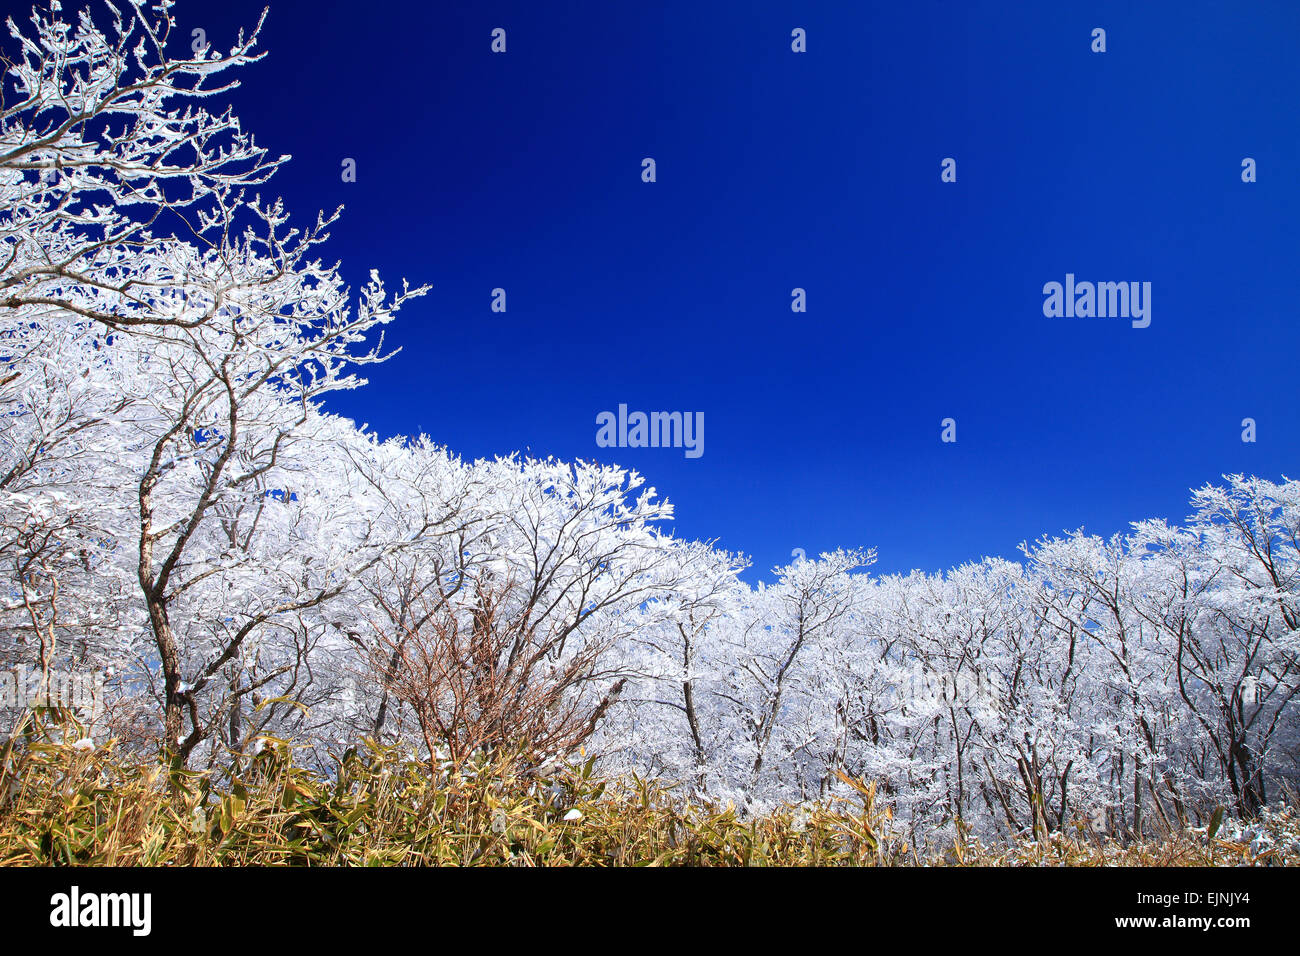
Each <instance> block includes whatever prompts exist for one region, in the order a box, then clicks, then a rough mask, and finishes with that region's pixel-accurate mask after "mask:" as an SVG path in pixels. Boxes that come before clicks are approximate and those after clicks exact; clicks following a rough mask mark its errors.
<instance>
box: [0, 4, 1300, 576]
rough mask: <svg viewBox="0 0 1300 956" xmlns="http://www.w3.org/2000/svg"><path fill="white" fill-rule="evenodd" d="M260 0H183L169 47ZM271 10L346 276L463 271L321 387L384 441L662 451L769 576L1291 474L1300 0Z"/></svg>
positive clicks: (594, 454) (274, 52)
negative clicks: (658, 435) (1054, 303)
mask: <svg viewBox="0 0 1300 956" xmlns="http://www.w3.org/2000/svg"><path fill="white" fill-rule="evenodd" d="M68 5H69V6H71V5H72V4H68ZM262 5H263V4H262V3H259V2H254V0H220V2H219V3H214V2H199V0H180V2H179V3H177V5H176V8H175V15H176V16H177V18H178V21H179V25H180V27H181V36H180V37H178V38H177V43H178V48H179V44H181V43H187V42H188V37H189V32H190V30H191V29H193V28H203V29H205V30H206V31H207V33H208V36H209V38H210V39H211V40H213V41H214V42H216V43H217V44H218V45H221V46H223V47H225V46H228V45H229V42H230V40H231V39H232V38H233V35H234V29H235V27H236V26H237V25H239V24H246V25H251V24H252V23H253V22H255V20H256V15H257V12H258V11H259V10H260V9H261V7H262ZM22 6H24V4H15V3H12V2H10V0H6V7H7V9H14V8H18V7H22ZM270 6H271V13H270V17H269V20H268V24H267V28H266V31H265V48H267V49H269V51H270V56H269V57H268V58H267V59H266V60H265V61H263V62H262V63H260V64H258V65H256V66H253V67H250V68H248V69H246V70H245V71H243V73H242V76H243V84H244V85H243V88H242V89H241V90H240V91H238V92H237V93H236V94H235V95H234V97H233V102H234V104H235V106H236V110H237V112H238V113H239V114H240V115H241V117H242V118H243V120H244V122H245V124H246V126H247V127H248V128H250V129H252V130H253V131H255V133H256V135H257V137H258V140H259V141H260V142H261V143H263V144H264V145H266V146H267V147H268V148H269V149H270V150H271V151H272V152H273V153H279V152H287V153H292V154H293V160H292V162H291V163H290V164H289V165H288V166H287V168H286V169H285V170H284V171H283V172H282V173H281V175H280V176H279V177H277V180H276V181H275V189H274V190H273V191H274V192H276V193H277V194H281V195H283V196H284V197H285V199H286V200H287V201H288V202H289V205H290V208H291V209H293V210H294V211H295V212H296V213H297V214H298V215H299V216H302V217H304V218H305V217H307V216H311V215H314V213H315V210H317V209H318V208H325V209H327V210H328V209H333V208H334V207H335V206H336V205H337V204H339V203H343V204H345V205H346V210H345V213H344V220H343V223H342V224H341V225H340V226H339V227H338V228H337V229H336V230H335V231H334V236H335V239H334V241H333V242H332V243H331V245H330V247H329V250H330V257H331V258H334V257H337V258H339V259H341V260H342V261H343V263H344V269H345V274H346V275H348V276H349V277H351V278H352V279H353V280H354V282H355V283H356V284H358V285H359V284H361V283H362V282H363V281H364V279H365V276H366V273H367V271H368V270H369V269H371V268H378V269H379V270H380V271H381V272H382V273H383V274H384V276H385V278H386V279H387V280H388V281H389V282H390V284H396V283H397V282H398V281H399V280H400V278H401V277H402V276H406V277H408V278H410V279H411V280H412V281H413V282H429V283H432V285H433V289H432V292H431V293H430V294H429V295H428V296H427V297H426V298H424V299H422V300H419V301H417V302H416V303H414V304H413V305H412V306H410V307H409V308H408V309H407V310H405V311H404V312H403V314H402V316H401V318H400V319H399V320H398V322H397V323H395V324H394V325H392V326H390V327H389V333H388V335H389V341H390V342H391V343H392V344H394V345H400V346H401V347H402V349H403V351H402V353H401V354H400V355H399V356H398V357H397V358H395V359H394V360H393V361H392V362H391V363H389V364H388V365H386V366H381V367H379V368H376V369H374V370H373V374H372V375H371V380H372V381H371V384H370V385H369V386H367V387H366V388H365V389H363V390H361V391H358V392H355V393H351V394H347V395H343V396H336V397H334V398H333V399H331V407H332V408H334V409H336V410H337V411H339V412H341V413H343V414H346V415H349V416H351V417H355V418H357V419H358V420H360V421H366V422H369V423H370V424H371V426H372V427H374V428H375V429H377V430H378V431H379V432H380V433H381V434H383V435H391V434H401V433H418V432H421V431H423V432H426V433H428V434H429V435H430V436H432V437H433V438H434V439H436V440H437V441H439V442H443V443H446V444H447V445H449V446H450V447H451V448H452V449H454V450H455V451H457V452H459V453H461V454H463V455H465V456H467V457H479V456H490V455H493V454H496V453H504V452H510V451H514V450H526V451H528V452H531V453H532V454H536V455H543V456H544V455H555V456H558V457H561V458H565V459H574V458H585V459H596V460H600V461H616V462H618V463H620V464H624V465H628V466H632V467H635V468H637V469H638V470H640V471H641V472H642V473H644V474H645V475H646V476H647V478H648V481H649V483H650V484H653V485H654V486H655V487H656V488H657V489H658V490H659V491H660V492H661V493H662V494H665V495H667V496H668V497H669V498H670V499H671V500H672V501H673V502H674V503H675V505H676V507H677V515H678V519H677V522H676V526H677V532H678V533H679V534H680V535H683V536H686V537H692V538H702V539H711V538H717V539H719V544H720V545H721V546H724V547H727V548H730V549H734V550H742V551H745V552H747V553H749V554H751V555H753V556H754V558H755V565H756V569H757V573H758V574H759V575H761V576H766V571H767V569H768V568H770V567H771V566H772V565H773V564H776V563H784V562H786V561H788V560H789V559H790V553H791V551H792V549H794V548H803V549H804V550H805V551H807V552H808V553H809V554H810V555H811V554H814V553H816V552H818V551H821V550H826V549H832V548H835V547H838V546H846V547H848V546H864V547H876V548H878V549H879V552H880V562H879V565H878V570H882V571H896V570H908V569H910V568H913V567H920V568H924V569H927V570H937V569H940V568H944V567H949V566H952V565H954V564H959V563H961V562H963V561H965V560H969V559H974V558H978V557H979V556H981V555H984V554H999V555H1004V556H1007V557H1014V556H1015V552H1016V546H1017V544H1018V543H1019V542H1020V541H1022V540H1024V539H1026V538H1031V539H1032V538H1034V537H1037V536H1038V535H1039V534H1041V533H1043V532H1050V533H1059V532H1061V531H1064V530H1067V529H1073V528H1076V527H1079V526H1083V527H1085V528H1086V529H1087V530H1089V531H1092V532H1097V533H1103V534H1109V533H1113V532H1115V531H1120V530H1124V529H1125V528H1126V526H1127V522H1128V521H1130V520H1134V519H1139V518H1144V517H1151V516H1165V517H1169V518H1171V519H1174V520H1178V519H1181V518H1182V517H1183V516H1184V515H1185V514H1186V511H1187V490H1188V488H1190V487H1192V486H1197V485H1200V484H1203V483H1205V482H1206V481H1214V480H1217V478H1218V476H1219V475H1220V474H1222V473H1224V472H1235V471H1244V472H1247V473H1255V474H1259V475H1263V476H1267V477H1271V478H1275V479H1276V478H1278V477H1280V476H1281V475H1282V474H1288V475H1289V476H1290V477H1297V476H1300V467H1297V454H1296V452H1297V449H1300V422H1298V420H1297V414H1296V413H1297V402H1298V399H1297V396H1298V394H1300V389H1298V388H1297V375H1296V372H1297V363H1296V356H1297V353H1298V352H1300V349H1298V346H1300V331H1298V328H1300V327H1298V325H1297V318H1298V315H1297V308H1296V306H1297V302H1298V301H1300V268H1297V266H1298V264H1300V258H1298V256H1297V253H1300V240H1298V239H1297V235H1298V232H1300V230H1298V227H1297V223H1298V222H1300V185H1298V183H1300V119H1298V117H1300V113H1298V112H1297V101H1298V99H1300V51H1298V47H1297V43H1298V42H1300V4H1298V3H1295V2H1293V0H1279V2H1273V3H1268V2H1229V0H1224V2H1216V3H1208V2H1186V0H1180V2H1176V3H1173V2H1169V3H1142V4H1135V3H1131V2H1110V3H1107V2H1090V3H1083V2H1077V3H1076V2H1049V0H1042V2H1032V3H1031V2H1006V0H998V2H983V3H978V2H956V0H910V2H905V3H897V2H891V3H867V2H853V3H848V2H845V3H827V2H803V3H795V2H783V3H768V2H754V0H749V2H735V3H725V4H724V3H709V2H701V0H694V2H676V0H656V2H654V3H632V2H626V3H624V2H611V0H583V2H567V3H565V2H545V3H543V2H538V0H523V2H460V3H444V2H439V0H418V2H416V0H388V2H375V3H346V4H344V3H337V4H336V3H330V2H327V0H310V2H308V0H272V3H271V5H270ZM497 27H501V28H504V29H505V30H506V44H507V45H506V52H505V53H504V54H494V53H493V52H492V51H491V49H490V45H491V35H490V34H491V31H492V30H493V29H494V28H497ZM796 27H800V28H803V29H804V30H806V31H807V52H806V53H795V52H793V51H792V50H791V31H792V30H793V29H794V28H796ZM1097 27H1101V28H1104V29H1105V31H1106V51H1105V52H1104V53H1094V52H1093V51H1092V50H1091V46H1092V43H1093V41H1092V31H1093V29H1094V28H1097ZM645 157H652V158H654V160H655V161H656V165H657V168H656V175H657V181H656V182H654V183H645V182H643V181H642V178H641V173H642V165H641V164H642V160H643V159H644V158H645ZM945 157H952V158H954V159H955V160H956V163H957V166H956V173H957V181H956V182H953V183H945V182H941V178H940V172H941V169H940V163H941V161H942V160H943V159H944V158H945ZM1246 157H1250V158H1253V159H1254V160H1255V161H1256V163H1257V177H1258V181H1257V182H1254V183H1243V182H1242V175H1241V174H1242V160H1243V159H1244V158H1246ZM345 158H352V159H355V161H356V169H357V179H356V182H343V181H342V176H341V164H342V162H343V160H344V159H345ZM1067 273H1073V274H1074V275H1075V276H1076V279H1077V280H1078V281H1085V280H1089V281H1126V282H1130V281H1132V282H1150V283H1151V290H1152V291H1151V303H1150V304H1151V324H1150V326H1149V327H1148V328H1144V329H1137V328H1133V327H1132V326H1131V323H1130V322H1129V321H1128V320H1126V319H1123V318H1097V317H1093V318H1079V317H1075V318H1065V317H1053V318H1049V317H1045V316H1044V314H1043V302H1044V294H1043V286H1044V284H1045V283H1047V282H1051V281H1057V282H1062V283H1063V282H1064V281H1065V277H1066V274H1067ZM498 287H500V288H504V289H505V290H506V295H507V311H506V312H505V313H504V314H500V313H494V312H492V311H491V308H490V305H491V297H492V290H493V289H494V288H498ZM796 287H800V288H804V289H805V290H806V292H807V312H806V313H804V314H796V313H793V312H792V311H791V290H792V289H794V288H796ZM620 403H625V404H626V405H627V406H628V407H629V409H631V410H644V411H658V410H669V411H671V410H676V411H688V412H702V413H703V415H704V420H705V434H704V442H705V444H704V454H703V456H702V457H700V458H698V459H688V458H687V457H686V456H685V455H684V453H683V450H682V449H631V448H614V449H610V448H599V447H597V445H596V441H595V438H596V424H595V419H596V415H597V414H598V413H599V412H601V411H605V410H616V409H617V407H618V405H619V404H620ZM949 417H951V418H953V419H955V421H956V435H957V441H956V442H955V443H951V444H947V443H944V442H942V441H941V440H940V431H941V427H940V422H941V420H942V419H944V418H949ZM1247 417H1250V418H1254V419H1255V420H1256V422H1257V430H1258V431H1257V436H1258V440H1257V441H1256V442H1255V443H1253V444H1252V443H1245V442H1243V441H1242V440H1241V435H1242V425H1241V422H1242V419H1243V418H1247Z"/></svg>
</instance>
